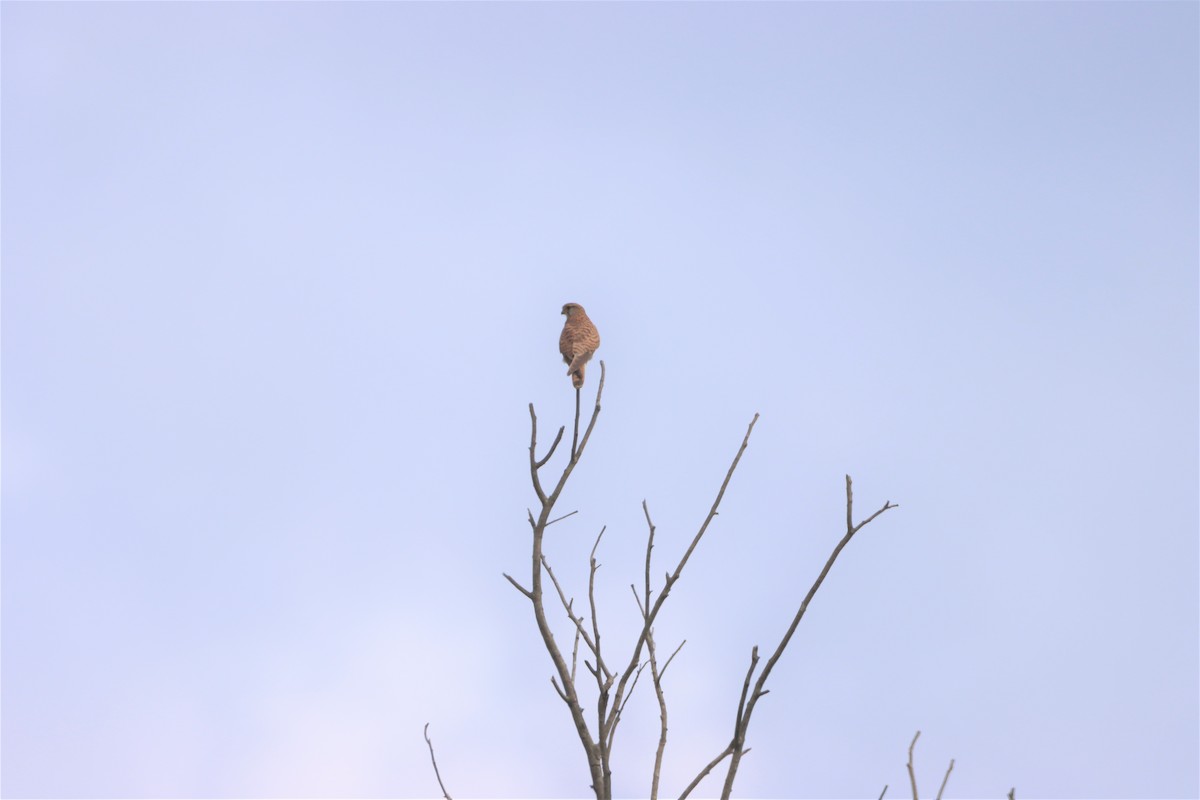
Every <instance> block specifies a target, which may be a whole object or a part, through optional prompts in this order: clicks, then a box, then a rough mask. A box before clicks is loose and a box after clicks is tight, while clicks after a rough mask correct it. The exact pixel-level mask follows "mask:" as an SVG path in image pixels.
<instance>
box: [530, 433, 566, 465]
mask: <svg viewBox="0 0 1200 800" xmlns="http://www.w3.org/2000/svg"><path fill="white" fill-rule="evenodd" d="M566 429H567V427H566V426H565V425H560V426H559V427H558V435H556V436H555V437H554V444H552V445H550V449H549V450H547V451H546V455H544V456H542V458H541V460H540V461H538V462H537V463H536V464H534V465H533V466H534V468H535V469H541V468H542V467H544V466H545V465H546V462H547V461H549V460H550V456H552V455H554V449H555V448H556V447H558V443H559V442H560V441H562V435H563V431H565V430H566Z"/></svg>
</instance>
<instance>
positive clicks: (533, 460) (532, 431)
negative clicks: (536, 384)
mask: <svg viewBox="0 0 1200 800" xmlns="http://www.w3.org/2000/svg"><path fill="white" fill-rule="evenodd" d="M536 452H537V414H535V413H533V403H530V404H529V474H530V476H531V477H532V478H533V491H534V492H535V493H536V494H537V497H538V500H540V501H541V503H542V506H545V505H546V493H545V492H544V491H543V490H542V481H541V479H540V478H539V477H538V469H539V466H540V465H539V463H538V460H537V456H536V455H535V453H536Z"/></svg>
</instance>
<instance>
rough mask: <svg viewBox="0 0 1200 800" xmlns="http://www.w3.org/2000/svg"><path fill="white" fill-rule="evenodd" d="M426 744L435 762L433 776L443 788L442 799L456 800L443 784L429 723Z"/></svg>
mask: <svg viewBox="0 0 1200 800" xmlns="http://www.w3.org/2000/svg"><path fill="white" fill-rule="evenodd" d="M425 744H427V745H429V760H430V761H432V762H433V774H434V775H435V776H436V777H437V782H438V786H440V787H442V797H444V798H446V800H454V798H452V797H450V793H449V792H447V791H446V784H444V783H442V773H441V772H439V771H438V765H437V758H436V757H435V756H434V755H433V742H432V741H431V740H430V738H429V723H428V722H426V723H425Z"/></svg>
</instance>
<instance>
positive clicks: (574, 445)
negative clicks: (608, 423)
mask: <svg viewBox="0 0 1200 800" xmlns="http://www.w3.org/2000/svg"><path fill="white" fill-rule="evenodd" d="M579 392H580V389H576V390H575V435H574V437H572V439H571V461H572V462H574V461H575V460H576V459H577V458H578V457H579ZM597 402H598V401H597Z"/></svg>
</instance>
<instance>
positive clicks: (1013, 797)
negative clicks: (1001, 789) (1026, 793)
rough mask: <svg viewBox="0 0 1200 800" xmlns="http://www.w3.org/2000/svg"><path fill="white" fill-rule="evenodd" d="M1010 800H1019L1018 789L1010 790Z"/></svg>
mask: <svg viewBox="0 0 1200 800" xmlns="http://www.w3.org/2000/svg"><path fill="white" fill-rule="evenodd" d="M1008 800H1017V787H1015V786H1014V787H1012V788H1011V789H1009V790H1008Z"/></svg>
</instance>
